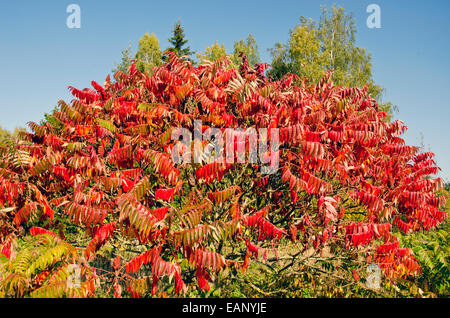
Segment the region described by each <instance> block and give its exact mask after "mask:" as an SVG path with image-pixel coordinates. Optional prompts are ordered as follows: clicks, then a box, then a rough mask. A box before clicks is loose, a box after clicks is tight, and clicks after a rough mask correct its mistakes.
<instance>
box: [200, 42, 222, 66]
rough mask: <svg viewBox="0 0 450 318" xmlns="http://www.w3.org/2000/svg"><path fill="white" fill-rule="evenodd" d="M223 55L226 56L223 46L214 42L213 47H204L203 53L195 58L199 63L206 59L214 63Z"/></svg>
mask: <svg viewBox="0 0 450 318" xmlns="http://www.w3.org/2000/svg"><path fill="white" fill-rule="evenodd" d="M225 55H228V54H227V51H226V49H225V45H223V44H222V45H219V44H218V43H217V41H216V42H215V43H214V44H213V45H211V46H208V47H206V48H205V52H204V53H198V54H197V58H198V59H199V60H200V61H202V60H205V59H206V60H210V61H213V62H215V61H217V60H218V59H219V58H220V57H222V56H225Z"/></svg>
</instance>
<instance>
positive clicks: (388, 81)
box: [0, 0, 450, 181]
mask: <svg viewBox="0 0 450 318" xmlns="http://www.w3.org/2000/svg"><path fill="white" fill-rule="evenodd" d="M71 3H74V4H78V5H79V6H80V7H81V29H69V28H67V26H66V19H67V16H68V15H69V14H68V13H66V8H67V6H68V5H69V4H71ZM333 3H334V4H336V5H337V6H343V7H344V8H345V10H346V11H347V12H349V13H350V12H351V13H352V14H353V16H354V18H355V21H356V26H357V35H356V37H357V45H358V46H360V47H363V48H365V49H367V50H368V52H370V53H371V55H372V64H373V69H372V71H373V75H374V79H375V82H376V83H378V84H379V85H381V86H383V87H384V88H385V89H386V92H385V97H384V98H385V100H386V101H391V102H393V103H394V104H395V105H397V106H398V108H399V112H398V114H397V115H396V118H399V119H401V120H403V121H404V122H405V123H406V125H407V126H408V127H409V130H408V132H407V133H406V136H405V138H406V141H407V143H408V144H413V145H418V146H420V145H421V144H422V142H423V144H424V146H425V150H426V151H429V150H431V151H433V152H435V153H436V161H437V163H438V165H439V166H440V167H441V168H442V172H441V174H440V175H441V176H442V177H443V178H444V180H447V181H450V139H449V137H448V135H449V122H450V99H449V96H448V95H449V92H450V90H449V89H450V79H449V75H448V74H450V60H449V58H448V57H449V52H450V41H449V35H448V34H449V33H448V32H449V30H450V19H449V18H448V14H449V13H450V1H447V0H442V1H437V0H436V1H404V0H395V1H382V0H371V1H363V0H352V1H337V0H335V1H324V0H322V1H310V0H304V1H303V0H295V1H294V0H292V1H284V0H278V1H263V0H259V1H250V0H247V1H245V0H240V1H235V0H228V1H212V0H209V1H196V0H193V1H177V0H172V1H167V2H166V1H138V0H128V1H126V2H125V1H111V0H110V1H104V0H96V1H87V0H70V1H61V0H54V1H50V0H47V1H39V2H38V1H20V0H16V1H11V2H2V3H1V5H0V70H1V73H0V74H1V76H0V114H1V115H0V126H2V127H3V128H6V129H10V130H12V129H14V127H16V126H25V125H26V122H27V121H30V120H32V121H39V120H40V119H42V116H43V113H44V112H49V111H50V110H51V109H52V108H53V107H54V105H56V102H57V101H58V100H59V99H64V100H66V101H70V99H71V96H70V94H69V93H68V90H67V86H69V85H72V86H75V87H78V88H84V87H87V86H89V83H90V81H91V80H96V81H98V82H100V83H102V82H103V80H104V79H105V77H106V75H107V74H108V73H109V72H110V71H111V69H112V68H113V67H114V65H115V63H117V62H119V61H120V57H121V51H122V50H123V49H124V48H126V47H127V46H128V43H129V42H130V41H131V44H132V47H133V49H135V48H136V46H137V42H138V40H139V38H140V37H141V36H142V35H143V34H144V33H145V32H150V33H151V32H154V33H155V34H156V36H157V37H158V38H159V40H160V43H161V47H162V48H165V47H167V45H168V42H167V39H168V38H169V37H170V36H171V30H172V29H173V25H174V24H175V22H176V21H177V20H178V19H179V20H181V23H182V25H183V27H184V29H185V34H186V36H187V39H188V40H189V45H190V47H191V49H192V50H195V51H202V50H204V48H205V47H206V46H209V45H211V44H213V43H214V42H215V41H216V40H217V41H218V42H219V43H223V44H225V46H226V48H228V50H231V49H232V47H233V42H234V41H237V40H240V39H244V38H246V37H247V35H248V34H249V33H251V34H253V35H254V37H255V39H256V41H257V43H258V46H259V51H260V55H261V58H262V60H263V61H265V62H269V63H270V54H269V52H268V51H267V50H268V49H269V48H271V47H273V45H274V44H275V42H285V41H286V40H287V39H288V34H289V30H290V29H291V28H293V27H294V26H295V25H296V24H297V23H298V22H299V17H300V16H302V15H303V16H305V17H311V18H313V19H315V20H317V19H318V18H319V17H320V13H321V8H320V7H321V5H326V6H331V5H332V4H333ZM371 3H375V4H378V5H379V6H380V8H381V29H369V28H367V26H366V19H367V17H368V15H369V14H368V13H367V12H366V7H367V6H368V5H369V4H371ZM422 140H423V141H422Z"/></svg>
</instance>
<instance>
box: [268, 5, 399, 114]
mask: <svg viewBox="0 0 450 318" xmlns="http://www.w3.org/2000/svg"><path fill="white" fill-rule="evenodd" d="M355 34H356V27H355V21H354V19H353V17H352V15H351V14H346V13H345V12H344V9H343V8H342V7H340V8H337V7H335V6H333V8H332V12H331V13H330V12H329V10H328V9H327V8H326V7H324V8H323V11H322V16H321V19H320V21H319V22H318V23H317V22H315V21H313V20H311V19H306V18H305V17H301V18H300V24H299V25H297V26H295V27H294V28H293V29H292V30H291V31H290V37H289V40H288V42H287V43H286V44H282V43H276V44H275V46H274V48H272V49H271V50H270V52H271V54H272V63H271V64H272V69H271V70H270V71H269V76H272V77H273V78H276V79H279V78H281V77H282V76H283V75H285V74H287V73H294V74H297V75H298V76H299V77H300V78H302V79H303V78H306V79H307V80H309V81H311V82H314V83H317V82H318V81H319V80H320V79H321V78H322V77H323V76H324V75H325V74H326V72H327V71H329V70H331V69H332V70H333V81H334V82H335V83H336V84H337V85H340V86H347V87H356V86H359V87H361V86H364V85H366V84H367V85H368V86H369V93H370V94H371V96H372V97H374V98H375V99H376V100H377V101H378V103H379V104H380V109H381V110H382V111H385V112H386V113H387V114H388V117H387V118H388V119H390V117H391V116H392V114H393V111H394V107H393V106H392V104H391V103H384V104H382V97H383V96H382V95H383V89H382V88H381V87H380V86H378V85H376V84H375V83H374V82H373V79H372V64H371V56H370V54H369V53H368V52H366V50H365V49H363V48H359V47H356V45H355V41H356V39H355Z"/></svg>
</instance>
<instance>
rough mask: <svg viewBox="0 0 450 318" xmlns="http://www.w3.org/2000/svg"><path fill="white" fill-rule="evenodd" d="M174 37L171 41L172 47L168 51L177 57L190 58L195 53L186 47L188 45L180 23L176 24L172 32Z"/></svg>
mask: <svg viewBox="0 0 450 318" xmlns="http://www.w3.org/2000/svg"><path fill="white" fill-rule="evenodd" d="M172 33H173V36H172V37H171V38H170V39H169V43H170V44H171V45H172V46H171V47H169V48H168V49H167V50H169V51H172V52H174V53H175V54H176V55H177V56H183V55H185V56H189V55H192V54H193V53H194V52H192V51H191V49H190V47H189V46H188V47H184V46H185V44H186V43H187V40H185V36H184V30H183V28H182V26H181V23H180V22H177V23H176V24H175V27H174V29H173V31H172Z"/></svg>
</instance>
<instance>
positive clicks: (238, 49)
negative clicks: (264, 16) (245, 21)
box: [231, 34, 260, 66]
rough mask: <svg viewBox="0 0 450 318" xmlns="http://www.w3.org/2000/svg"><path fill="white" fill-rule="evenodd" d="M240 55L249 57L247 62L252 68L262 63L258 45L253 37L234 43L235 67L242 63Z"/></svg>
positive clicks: (233, 56) (249, 36) (233, 57)
mask: <svg viewBox="0 0 450 318" xmlns="http://www.w3.org/2000/svg"><path fill="white" fill-rule="evenodd" d="M240 53H244V54H245V55H246V56H247V60H248V62H249V63H250V65H251V66H254V65H255V64H258V63H259V62H260V58H259V52H258V45H257V44H256V40H255V38H254V37H253V35H251V34H249V35H248V37H247V38H246V39H245V40H240V41H237V42H234V50H233V55H232V57H231V60H232V61H233V63H234V64H235V65H239V64H240V63H241V58H240V57H239V54H240Z"/></svg>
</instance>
